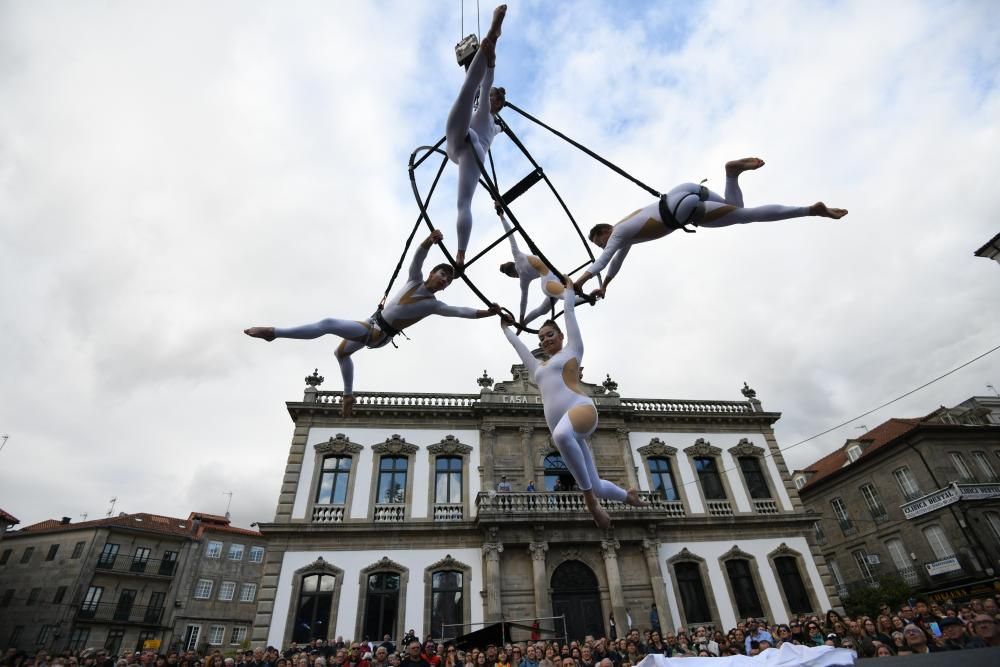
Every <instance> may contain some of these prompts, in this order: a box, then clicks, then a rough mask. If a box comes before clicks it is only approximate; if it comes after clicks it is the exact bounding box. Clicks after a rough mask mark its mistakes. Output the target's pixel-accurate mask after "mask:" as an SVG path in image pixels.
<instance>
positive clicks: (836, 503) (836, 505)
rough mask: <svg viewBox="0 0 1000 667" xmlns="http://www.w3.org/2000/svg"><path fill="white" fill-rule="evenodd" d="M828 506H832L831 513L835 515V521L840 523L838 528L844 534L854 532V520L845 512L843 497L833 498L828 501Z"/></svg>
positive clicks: (845, 506)
mask: <svg viewBox="0 0 1000 667" xmlns="http://www.w3.org/2000/svg"><path fill="white" fill-rule="evenodd" d="M830 507H831V508H833V514H834V516H836V517H837V523H839V524H840V529H841V530H842V531H843V532H844V534H845V535H846V534H848V533H853V532H854V522H853V521H851V517H850V516H849V515H848V514H847V505H845V504H844V500H843V498H834V499H833V500H831V501H830Z"/></svg>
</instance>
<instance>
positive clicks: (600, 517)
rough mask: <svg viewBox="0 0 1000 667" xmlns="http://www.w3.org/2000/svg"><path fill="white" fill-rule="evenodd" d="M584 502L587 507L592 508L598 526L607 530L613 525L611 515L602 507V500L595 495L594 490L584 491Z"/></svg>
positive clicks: (591, 512)
mask: <svg viewBox="0 0 1000 667" xmlns="http://www.w3.org/2000/svg"><path fill="white" fill-rule="evenodd" d="M583 502H584V504H586V505H587V509H588V510H590V514H591V515H592V516H593V517H594V523H596V524H597V527H598V528H602V529H604V530H607V529H608V528H610V527H611V517H610V516H609V515H608V513H607V512H605V511H604V508H603V507H601V502H600V501H599V500H598V499H597V496H595V495H594V492H593V491H584V492H583Z"/></svg>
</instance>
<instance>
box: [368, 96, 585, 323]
mask: <svg viewBox="0 0 1000 667" xmlns="http://www.w3.org/2000/svg"><path fill="white" fill-rule="evenodd" d="M496 118H497V121H498V123H499V125H500V128H501V130H502V131H503V132H504V134H506V135H507V136H508V137H509V138H510V140H511V142H512V143H513V144H514V145H515V146H517V147H518V149H519V150H520V151H521V153H522V154H523V155H524V157H525V158H526V159H527V161H528V162H529V164H530V165H531V166H532V167H533V169H532V171H531V172H529V173H528V174H527V175H526V176H525V177H523V178H522V179H521V180H520V181H518V182H517V183H515V184H514V186H513V187H511V188H510V189H508V190H507V191H506V192H503V193H501V192H500V190H499V187H498V179H497V175H496V167H495V165H494V163H493V155H492V153H491V152H490V153H488V154H487V155H488V158H489V163H490V172H492V175H491V173H490V172H488V171H487V168H486V165H485V164H484V163H483V161H482V160H480V159H479V155H478V154H477V153H476V152H475V151H473V155H474V156H475V159H476V163H477V165H478V166H479V171H480V179H479V183H480V185H482V186H483V187H484V188H485V189H486V191H487V192H488V193H489V194H490V197H491V198H492V199H493V200H494V201H495V202H498V203H499V205H500V207H501V208H502V209H503V212H504V213H505V214H506V216H507V219H508V220H509V221H510V224H511V227H512V229H511V231H509V232H506V233H504V234H502V235H501V236H500V237H499V238H497V239H496V240H495V241H493V242H492V243H490V244H489V245H487V246H486V247H485V248H484V249H483V250H481V251H479V252H478V253H477V254H476V255H474V256H473V257H471V258H470V259H468V260H466V262H465V266H464V268H463V270H462V271H461V272H460V273H459V272H458V271H457V267H456V276H457V277H459V278H461V279H462V280H463V281H464V282H465V284H466V285H468V286H469V289H471V290H472V292H473V293H474V294H475V295H476V296H478V297H479V298H480V299H481V300H482V301H483V303H485V304H486V305H487V306H488V305H490V304H492V303H494V302H493V301H491V300H490V299H489V298H488V297H487V296H486V295H485V294H483V292H482V291H481V290H480V289H479V288H478V287H477V286H476V285H475V283H474V282H473V281H472V280H471V279H470V278H469V275H468V268H469V267H470V266H471V265H473V264H474V263H475V262H476V261H478V260H479V259H481V258H483V257H484V256H485V255H486V254H487V253H489V252H490V251H491V250H493V249H494V248H495V247H496V246H497V245H499V244H501V243H503V241H505V240H506V239H507V238H508V237H509V236H510V235H511V234H513V233H515V232H517V233H518V234H519V235H520V237H521V238H522V239H523V240H524V242H525V244H526V245H527V246H528V248H529V249H530V252H531V254H533V255H536V256H537V257H538V258H539V259H540V260H541V261H542V262H543V263H544V264H545V265H546V267H548V269H549V270H550V271H552V273H553V275H555V276H557V277H558V278H559V279H560V280H563V279H564V276H563V273H561V272H560V271H559V269H557V268H556V267H555V265H554V264H552V262H551V261H549V259H548V258H547V257H546V256H545V253H543V252H542V251H541V250H540V249H539V247H538V246H537V245H536V244H535V242H534V241H533V240H532V238H531V237H530V236H529V235H528V233H527V232H526V231H525V230H524V227H523V226H522V225H521V223H520V222H519V221H518V219H517V216H516V215H515V214H514V212H513V211H512V210H511V208H510V205H511V203H513V202H514V200H515V199H517V198H518V197H520V196H521V195H523V194H524V193H526V192H527V191H528V190H530V189H531V187H532V186H534V185H536V184H537V183H539V182H542V181H544V182H545V184H546V185H547V186H548V188H549V190H550V191H551V192H552V194H553V196H554V197H555V198H556V201H557V202H558V203H559V205H560V207H561V208H562V210H563V212H564V213H565V214H566V216H567V217H568V218H569V220H570V222H571V223H572V225H573V228H574V230H575V231H576V235H577V237H578V238H579V239H580V242H581V244H582V246H583V249H584V252H585V253H586V257H587V259H586V261H584V262H583V263H582V264H580V265H579V266H576V267H574V268H573V269H572V270H571V271H569V272H568V273H569V275H572V274H574V273H576V272H577V271H580V270H581V269H583V268H586V267H587V266H589V265H590V264H591V263H592V262H593V261H594V259H595V257H594V253H593V251H591V249H590V246H589V245H588V243H587V238H586V236H585V235H584V234H583V232H582V231H581V230H580V226H579V225H578V224H577V222H576V219H575V218H574V217H573V214H572V212H570V210H569V207H568V206H567V205H566V202H565V201H564V200H563V198H562V196H561V195H560V194H559V192H558V190H556V188H555V186H554V185H553V184H552V181H551V180H549V178H548V176H547V175H546V173H545V171H544V170H543V169H542V167H541V166H540V165H539V164H538V162H537V161H535V159H534V158H533V157H532V155H531V154H530V153H529V152H528V150H527V148H526V147H525V146H524V144H523V143H522V142H521V140H520V139H519V138H518V137H517V135H515V134H514V132H513V130H512V129H511V128H510V126H509V125H507V123H505V122H504V120H503V119H502V118H500V116H499V115H497V116H496ZM444 141H445V138H444V137H442V138H441V139H440V140H439V141H438V142H437V143H435V144H434V145H433V146H419V147H418V148H416V149H414V151H413V152H412V153H411V154H410V160H409V174H410V185H411V187H412V189H413V196H414V198H415V199H416V202H417V207H418V208H419V209H420V214H419V215H418V216H417V220H416V222H415V223H414V226H413V230H412V231H411V232H410V235H409V237H408V238H407V240H406V244H405V246H404V249H403V255H402V256H401V257H400V260H399V263H398V264H397V266H396V271H395V273H393V276H392V278H391V279H390V281H389V285H388V287H386V291H385V296H383V297H382V301H383V302H384V301H385V299H386V298H387V296H388V294H389V292H390V291H391V289H392V284H393V282H394V281H395V279H396V275H397V274H398V273H399V271H400V269H401V267H402V264H403V260H404V258H405V256H406V253H407V251H408V249H409V246H410V244H411V243H412V241H413V237H414V236H415V234H416V231H417V229H418V228H419V226H420V223H421V222H424V223H425V224H426V225H427V227H428V228H429V229H431V230H433V229H435V226H434V224H433V222H432V221H431V219H430V214H429V213H428V211H427V207H428V206H429V204H430V201H431V198H432V197H433V195H434V191H435V190H436V188H437V184H438V182H439V181H440V179H441V175H442V174H443V173H444V168H445V166H446V165H447V163H448V155H447V153H445V151H444V150H442V149H441V145H442V144H443V143H444ZM432 155H440V156H441V163H440V165H439V166H438V169H437V172H436V174H435V176H434V179H433V181H432V182H431V186H430V188H429V189H428V191H427V194H426V196H425V195H422V194H421V191H420V188H419V186H418V184H417V178H416V172H417V169H418V168H420V166H421V165H422V164H424V162H426V161H427V159H428V158H430V157H431V156H432ZM438 245H439V246H440V248H441V251H442V253H443V254H444V256H445V258H446V259H447V260H448V262H449V263H450V264H451V265H452V266H455V259H454V257H453V256H452V254H451V252H450V251H449V250H448V248H447V247H446V246H445V244H444V243H439V244H438ZM588 301H589V302H590V303H591V305H593V304H594V303H595V300H594V299H588ZM554 303H555V299H553V311H552V317H553V319H555V318H556V317H558V316H559V315H561V314H562V312H561V311H560V312H558V313H557V312H556V311H555V308H554ZM504 311H505V313H506V314H510V311H509V310H507V309H504ZM512 319H514V322H515V324H517V326H518V329H519V330H520V331H526V332H528V333H537V332H538V330H537V329H532V328H530V327H521V326H520V323H519V322H517V320H516V318H512Z"/></svg>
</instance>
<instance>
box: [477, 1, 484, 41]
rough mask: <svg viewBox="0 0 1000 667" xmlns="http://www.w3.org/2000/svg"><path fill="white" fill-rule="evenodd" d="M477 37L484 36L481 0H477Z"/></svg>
mask: <svg viewBox="0 0 1000 667" xmlns="http://www.w3.org/2000/svg"><path fill="white" fill-rule="evenodd" d="M476 37H478V38H479V39H482V37H483V24H482V23H480V21H479V0H476Z"/></svg>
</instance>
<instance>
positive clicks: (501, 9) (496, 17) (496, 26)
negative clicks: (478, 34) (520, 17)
mask: <svg viewBox="0 0 1000 667" xmlns="http://www.w3.org/2000/svg"><path fill="white" fill-rule="evenodd" d="M505 16H507V5H499V6H498V7H497V8H496V9H494V10H493V21H492V22H491V23H490V29H489V30H487V31H486V37H484V38H483V40H484V41H485V40H487V39H489V40H492V41H493V43H494V44H496V41H497V40H498V39H500V29H501V27H502V26H503V20H504V17H505Z"/></svg>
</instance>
